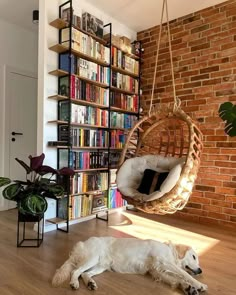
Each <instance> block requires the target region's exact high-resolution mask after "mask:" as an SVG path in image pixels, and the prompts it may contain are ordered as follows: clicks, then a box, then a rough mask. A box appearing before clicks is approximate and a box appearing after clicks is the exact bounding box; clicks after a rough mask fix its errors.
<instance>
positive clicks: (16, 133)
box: [11, 131, 23, 136]
mask: <svg viewBox="0 0 236 295" xmlns="http://www.w3.org/2000/svg"><path fill="white" fill-rule="evenodd" d="M11 135H13V136H15V135H23V133H21V132H14V131H13V132H12V133H11Z"/></svg>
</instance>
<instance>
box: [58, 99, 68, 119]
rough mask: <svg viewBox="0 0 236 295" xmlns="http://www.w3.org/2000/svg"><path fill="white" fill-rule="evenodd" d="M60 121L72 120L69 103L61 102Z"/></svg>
mask: <svg viewBox="0 0 236 295" xmlns="http://www.w3.org/2000/svg"><path fill="white" fill-rule="evenodd" d="M58 119H59V120H62V121H69V119H70V105H69V102H68V101H61V102H60V107H59V118H58Z"/></svg>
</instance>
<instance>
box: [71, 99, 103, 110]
mask: <svg viewBox="0 0 236 295" xmlns="http://www.w3.org/2000/svg"><path fill="white" fill-rule="evenodd" d="M70 101H71V102H72V103H74V104H79V105H85V106H86V105H87V106H93V107H96V108H100V109H108V106H106V105H103V104H99V103H96V102H91V101H87V100H83V99H73V98H72V99H71V100H70Z"/></svg>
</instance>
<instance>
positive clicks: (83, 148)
mask: <svg viewBox="0 0 236 295" xmlns="http://www.w3.org/2000/svg"><path fill="white" fill-rule="evenodd" d="M72 149H73V150H108V147H99V146H72Z"/></svg>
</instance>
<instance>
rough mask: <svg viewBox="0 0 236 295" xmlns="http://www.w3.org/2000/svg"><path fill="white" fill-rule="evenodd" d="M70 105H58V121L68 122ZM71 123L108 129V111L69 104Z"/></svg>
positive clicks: (66, 103) (63, 103) (65, 103)
mask: <svg viewBox="0 0 236 295" xmlns="http://www.w3.org/2000/svg"><path fill="white" fill-rule="evenodd" d="M69 113H70V104H69V103H68V102H67V101H64V102H61V103H60V108H59V120H62V121H69ZM71 123H72V124H73V123H76V124H88V125H96V126H101V127H108V111H107V110H102V109H99V108H95V107H91V106H83V105H77V104H73V103H72V104H71Z"/></svg>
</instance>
